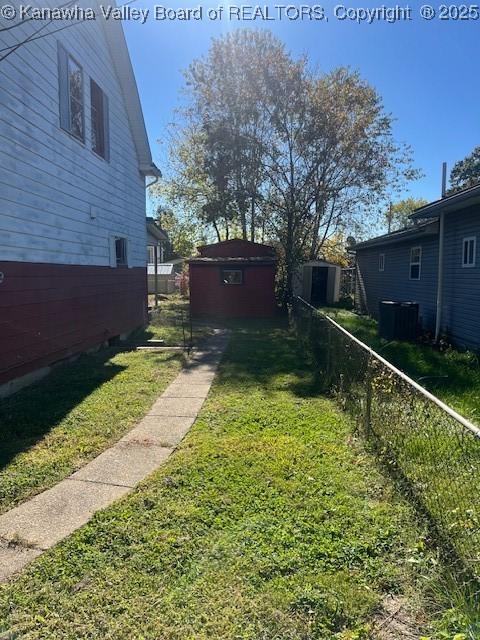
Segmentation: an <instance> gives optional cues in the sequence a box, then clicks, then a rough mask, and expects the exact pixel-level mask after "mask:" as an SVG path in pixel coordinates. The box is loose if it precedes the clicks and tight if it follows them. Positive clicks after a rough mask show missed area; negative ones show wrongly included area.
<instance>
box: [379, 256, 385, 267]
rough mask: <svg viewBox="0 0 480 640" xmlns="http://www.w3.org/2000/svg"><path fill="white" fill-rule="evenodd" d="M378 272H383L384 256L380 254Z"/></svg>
mask: <svg viewBox="0 0 480 640" xmlns="http://www.w3.org/2000/svg"><path fill="white" fill-rule="evenodd" d="M378 270H379V271H385V254H384V253H380V254H379V256H378Z"/></svg>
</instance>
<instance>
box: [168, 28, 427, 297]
mask: <svg viewBox="0 0 480 640" xmlns="http://www.w3.org/2000/svg"><path fill="white" fill-rule="evenodd" d="M186 79H187V90H188V96H189V103H188V106H187V107H186V108H185V109H184V112H183V115H184V117H185V120H186V121H187V122H188V126H187V127H186V134H185V135H184V136H183V139H182V144H181V145H180V147H179V152H178V153H180V159H181V160H180V163H179V164H180V172H179V173H178V174H177V177H176V179H177V185H176V188H177V193H181V192H182V191H183V193H192V192H196V193H198V192H199V191H200V192H201V193H202V198H203V199H204V200H205V202H204V204H203V205H202V215H203V217H202V216H200V219H203V221H205V222H209V223H211V224H212V225H214V226H215V228H216V231H217V235H219V236H220V233H219V232H218V220H219V219H221V218H222V217H223V227H224V230H225V231H224V235H228V233H229V232H230V230H231V228H232V227H234V228H238V229H239V230H240V231H241V234H242V235H243V237H244V238H247V237H250V238H251V239H259V238H260V237H262V238H264V237H267V238H269V239H270V240H273V241H277V242H279V243H280V246H281V247H282V250H281V255H282V259H283V263H284V264H283V266H282V269H281V273H282V274H284V278H283V287H282V289H283V294H284V301H287V302H288V300H289V299H290V298H291V296H292V289H293V274H294V271H295V269H296V267H297V265H298V263H299V262H300V261H301V260H303V259H305V258H315V257H317V256H319V255H320V253H321V248H322V245H323V244H324V243H325V241H326V240H327V239H328V238H329V237H331V236H332V234H334V233H335V232H337V231H340V230H343V228H344V227H345V226H346V225H347V224H355V222H358V221H359V220H361V219H362V217H363V216H365V215H367V212H368V210H369V209H373V207H374V205H375V206H376V207H377V208H378V203H379V201H381V200H382V198H384V197H385V196H386V193H387V191H388V190H392V189H394V188H396V187H398V186H399V185H400V183H401V182H402V181H403V180H405V179H410V178H413V177H415V171H414V170H413V169H412V166H411V160H410V153H409V149H408V148H406V147H403V146H402V145H398V144H396V143H395V141H394V139H393V135H392V118H391V116H390V115H389V114H386V113H385V111H384V109H383V106H382V102H381V100H380V97H379V96H378V94H377V93H376V92H375V90H374V89H372V88H371V87H370V86H369V85H368V84H367V83H365V82H364V81H363V80H362V79H361V78H360V76H359V75H358V74H357V73H354V72H352V71H350V70H348V69H343V68H341V69H337V70H335V71H333V72H332V73H330V74H327V75H318V74H314V73H312V72H310V71H309V67H308V60H307V59H306V58H300V59H293V58H292V56H291V55H290V54H289V53H288V52H287V51H286V49H285V47H284V45H283V44H282V43H281V42H280V41H279V40H278V39H276V38H275V37H274V36H273V35H272V34H271V33H269V32H265V31H248V30H244V31H242V30H237V31H235V32H233V33H229V34H227V35H226V36H224V37H221V38H219V39H217V40H215V41H214V42H213V44H212V46H211V49H210V51H209V52H208V54H207V56H206V57H204V58H202V59H201V60H196V61H195V62H193V63H192V65H191V66H190V68H189V69H188V71H187V73H186ZM193 159H194V160H193ZM185 160H187V162H185ZM199 187H200V188H199Z"/></svg>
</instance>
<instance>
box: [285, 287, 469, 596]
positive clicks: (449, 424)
mask: <svg viewBox="0 0 480 640" xmlns="http://www.w3.org/2000/svg"><path fill="white" fill-rule="evenodd" d="M292 319H293V323H294V327H295V329H296V332H297V335H298V338H299V340H300V342H301V343H302V345H303V347H304V348H305V349H306V350H307V351H308V352H309V353H310V354H311V355H312V356H313V358H314V360H315V364H316V366H317V367H318V371H319V373H320V375H321V379H322V381H324V384H325V389H326V390H328V391H330V392H332V393H334V394H335V395H336V397H337V398H338V400H339V401H340V402H341V404H342V406H343V408H344V409H346V410H347V411H348V412H349V413H350V414H351V415H352V416H353V417H354V418H355V419H356V420H357V424H358V426H359V428H361V430H362V431H363V432H364V433H365V434H366V435H367V436H370V437H372V438H373V439H374V442H375V443H376V445H377V451H378V452H379V454H380V455H381V456H382V458H383V460H384V461H385V462H387V463H388V464H389V466H390V467H391V468H392V469H394V470H395V472H396V473H398V474H399V475H400V477H401V479H402V486H404V487H405V488H406V489H407V490H408V492H410V494H411V497H413V498H414V499H415V502H416V503H417V504H419V505H420V506H421V507H422V509H423V510H424V511H425V512H426V513H427V515H428V516H429V518H430V521H431V523H432V524H433V525H434V528H435V530H436V532H437V534H438V537H439V539H440V542H441V543H442V544H443V549H444V550H445V551H446V555H447V554H448V557H449V558H450V559H451V562H452V563H455V569H456V570H458V571H461V572H462V575H463V577H464V579H469V580H471V581H472V584H473V585H474V586H475V590H477V589H478V585H479V584H480V487H479V485H480V429H479V428H478V427H476V426H475V425H473V424H472V423H470V422H469V421H468V420H466V419H465V418H463V417H462V416H460V415H459V414H458V413H456V412H455V411H454V410H453V409H451V407H449V406H447V405H445V404H444V403H443V402H441V401H440V400H439V399H438V398H436V397H435V396H434V395H432V394H431V393H429V392H428V391H426V389H424V388H423V387H421V386H420V385H419V384H418V383H416V382H415V381H414V380H412V379H410V378H409V377H408V376H406V375H405V374H404V373H403V372H401V371H400V370H398V369H397V368H396V367H394V366H393V365H392V364H390V363H389V362H388V361H387V360H385V359H384V358H382V357H381V356H379V355H378V354H377V353H376V352H375V351H373V350H372V349H370V348H369V347H368V346H367V345H365V344H363V343H362V342H360V340H358V339H357V338H355V336H353V335H351V334H350V333H349V332H348V331H346V330H345V329H344V328H343V327H341V326H340V325H339V324H337V323H336V322H335V321H334V320H332V319H331V318H329V317H328V316H326V315H324V314H322V313H321V312H319V311H317V310H316V309H314V308H313V307H312V306H311V305H309V304H308V303H307V302H305V301H304V300H302V299H301V298H296V299H295V301H294V304H293V309H292Z"/></svg>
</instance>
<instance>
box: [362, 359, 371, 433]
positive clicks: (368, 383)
mask: <svg viewBox="0 0 480 640" xmlns="http://www.w3.org/2000/svg"><path fill="white" fill-rule="evenodd" d="M370 364H371V358H370V357H369V358H368V360H367V372H366V374H365V416H364V420H365V422H364V428H365V432H366V433H367V434H368V435H370V433H371V429H372V373H371V366H370Z"/></svg>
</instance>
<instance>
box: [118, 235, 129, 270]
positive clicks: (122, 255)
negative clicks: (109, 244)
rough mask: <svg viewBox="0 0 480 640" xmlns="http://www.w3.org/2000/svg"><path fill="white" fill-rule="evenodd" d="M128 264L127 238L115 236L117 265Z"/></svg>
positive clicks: (124, 265)
mask: <svg viewBox="0 0 480 640" xmlns="http://www.w3.org/2000/svg"><path fill="white" fill-rule="evenodd" d="M127 264H128V262H127V239H126V238H115V265H116V266H117V267H126V266H127Z"/></svg>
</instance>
